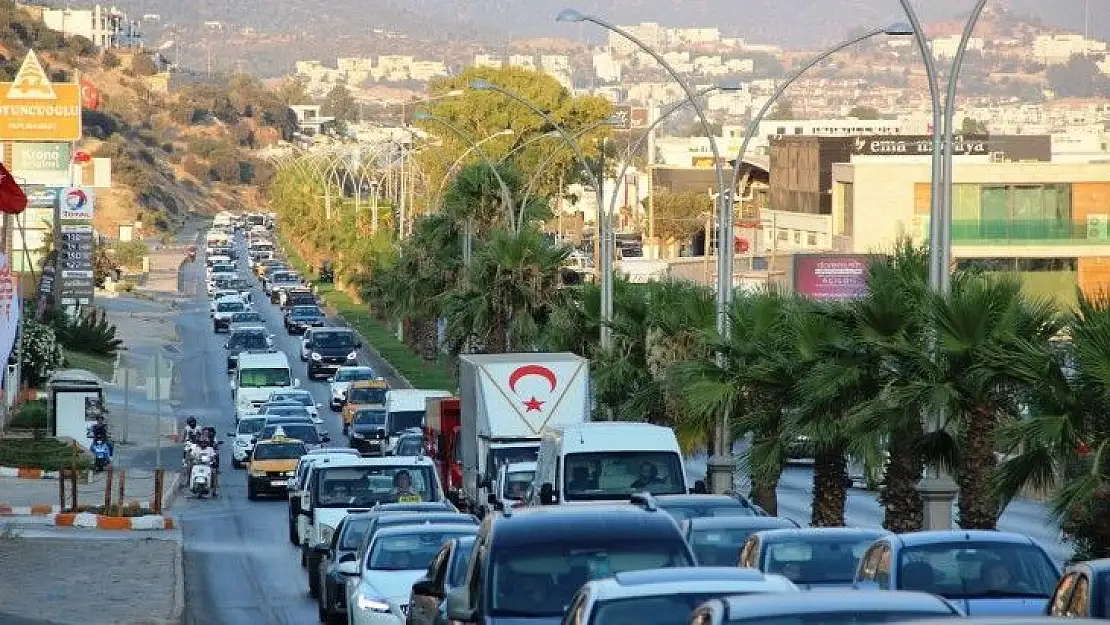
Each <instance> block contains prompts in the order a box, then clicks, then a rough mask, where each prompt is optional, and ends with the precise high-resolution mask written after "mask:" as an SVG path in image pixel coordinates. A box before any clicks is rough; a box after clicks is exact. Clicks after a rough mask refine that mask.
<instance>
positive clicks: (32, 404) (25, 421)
mask: <svg viewBox="0 0 1110 625" xmlns="http://www.w3.org/2000/svg"><path fill="white" fill-rule="evenodd" d="M49 414H50V409H49V407H48V406H47V405H46V400H45V399H36V400H32V401H29V402H26V403H24V404H23V405H22V406H20V407H19V408H16V410H15V414H14V415H13V416H12V420H11V422H10V423H9V424H8V426H9V427H12V428H19V429H27V430H34V429H42V428H45V427H46V426H47V418H48V416H49Z"/></svg>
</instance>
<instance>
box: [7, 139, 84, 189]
mask: <svg viewBox="0 0 1110 625" xmlns="http://www.w3.org/2000/svg"><path fill="white" fill-rule="evenodd" d="M70 160H71V156H70V147H69V144H68V143H60V142H52V143H30V142H20V143H13V144H12V147H11V153H10V155H9V158H8V159H7V161H8V163H9V164H10V165H11V168H12V173H13V174H14V175H16V176H18V177H19V178H22V179H24V180H26V181H27V182H29V183H31V184H43V185H64V184H67V183H68V182H69V179H70V172H69V164H70Z"/></svg>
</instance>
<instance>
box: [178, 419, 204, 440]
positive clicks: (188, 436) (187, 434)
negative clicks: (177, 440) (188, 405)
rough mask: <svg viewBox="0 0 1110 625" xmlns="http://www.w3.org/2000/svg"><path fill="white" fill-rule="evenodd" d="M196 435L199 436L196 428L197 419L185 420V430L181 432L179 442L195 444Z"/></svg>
mask: <svg viewBox="0 0 1110 625" xmlns="http://www.w3.org/2000/svg"><path fill="white" fill-rule="evenodd" d="M198 434H200V428H198V427H197V418H196V417H189V418H188V419H185V429H184V430H183V431H182V432H181V441H182V442H183V443H192V442H195V439H196V437H197V435H198Z"/></svg>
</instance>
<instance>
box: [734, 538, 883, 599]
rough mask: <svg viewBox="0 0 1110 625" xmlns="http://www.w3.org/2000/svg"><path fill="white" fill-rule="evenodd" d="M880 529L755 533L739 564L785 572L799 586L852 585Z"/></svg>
mask: <svg viewBox="0 0 1110 625" xmlns="http://www.w3.org/2000/svg"><path fill="white" fill-rule="evenodd" d="M888 533H889V532H886V531H884V530H881V529H865V528H856V527H809V528H803V529H776V530H764V531H760V532H756V533H754V534H752V535H751V536H749V537H748V539H747V540H746V541H745V542H744V546H743V547H742V548H741V551H740V566H744V567H749V568H753V569H759V570H761V571H763V572H764V573H774V574H776V575H782V576H783V577H785V578H786V579H789V580H790V581H792V582H794V584H795V585H797V586H798V587H800V588H804V589H816V588H851V587H852V584H853V582H854V580H855V576H856V568H857V567H858V566H859V560H860V557H861V556H862V555H863V553H864V551H866V550H867V547H868V546H869V545H870V544H871V543H872V542H874V541H875V539H877V538H879V537H882V536H885V535H887V534H888Z"/></svg>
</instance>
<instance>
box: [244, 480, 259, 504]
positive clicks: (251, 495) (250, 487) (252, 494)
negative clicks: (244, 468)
mask: <svg viewBox="0 0 1110 625" xmlns="http://www.w3.org/2000/svg"><path fill="white" fill-rule="evenodd" d="M247 499H250V500H251V501H254V500H256V499H258V491H256V490H255V489H254V484H252V483H251V481H250V480H247Z"/></svg>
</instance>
